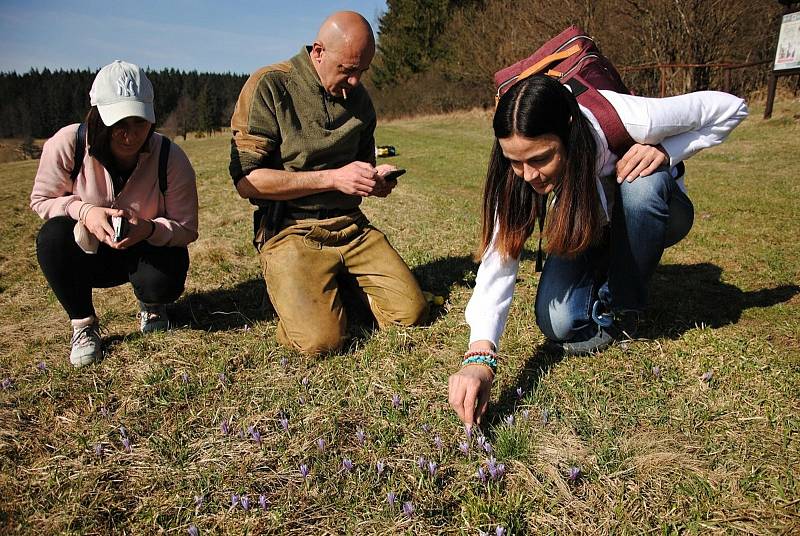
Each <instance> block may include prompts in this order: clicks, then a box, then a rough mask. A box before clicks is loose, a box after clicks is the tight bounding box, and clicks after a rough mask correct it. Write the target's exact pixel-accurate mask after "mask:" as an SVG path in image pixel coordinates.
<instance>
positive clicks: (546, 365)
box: [484, 343, 564, 430]
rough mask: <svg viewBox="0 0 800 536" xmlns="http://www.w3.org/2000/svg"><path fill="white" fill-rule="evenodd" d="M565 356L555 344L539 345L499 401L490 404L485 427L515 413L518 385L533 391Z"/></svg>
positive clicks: (527, 391)
mask: <svg viewBox="0 0 800 536" xmlns="http://www.w3.org/2000/svg"><path fill="white" fill-rule="evenodd" d="M563 358H564V354H563V352H562V351H561V350H560V349H558V348H556V347H555V346H552V345H549V344H547V343H545V344H541V345H539V346H538V347H537V348H536V352H535V353H534V354H533V355H532V356H531V357H529V358H528V360H527V361H526V362H525V366H524V367H523V368H522V370H521V371H520V372H519V374H517V377H516V378H514V381H513V382H512V383H511V384H510V385H509V387H508V388H507V389H505V390H503V391H502V392H501V393H500V397H499V398H498V400H497V402H496V403H494V404H490V405H489V409H488V410H487V412H486V419H485V421H486V424H487V425H488V426H484V429H485V430H491V429H493V428H494V427H495V426H496V425H498V424H500V423H501V422H502V421H503V419H504V418H505V417H506V416H507V415H509V414H511V413H514V408H515V407H516V405H517V402H518V401H519V396H518V395H517V387H522V389H523V391H524V392H525V393H529V392H531V391H533V390H534V389H536V386H537V385H538V384H539V381H540V380H541V379H542V377H543V376H544V375H545V374H546V373H547V372H548V371H549V370H550V369H551V368H552V367H553V366H555V365H556V364H557V363H559V362H560V361H561V360H562V359H563Z"/></svg>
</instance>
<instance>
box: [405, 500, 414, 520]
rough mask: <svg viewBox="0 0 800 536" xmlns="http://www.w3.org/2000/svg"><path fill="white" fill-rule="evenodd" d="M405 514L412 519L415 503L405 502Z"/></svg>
mask: <svg viewBox="0 0 800 536" xmlns="http://www.w3.org/2000/svg"><path fill="white" fill-rule="evenodd" d="M403 513H404V514H405V515H406V517H411V514H413V513H414V503H412V502H411V501H407V502H404V503H403Z"/></svg>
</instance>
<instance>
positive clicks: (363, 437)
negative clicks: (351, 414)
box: [356, 428, 367, 445]
mask: <svg viewBox="0 0 800 536" xmlns="http://www.w3.org/2000/svg"><path fill="white" fill-rule="evenodd" d="M366 439H367V434H365V433H364V429H363V428H357V429H356V440H357V441H358V443H359V444H360V445H363V444H364V441H366Z"/></svg>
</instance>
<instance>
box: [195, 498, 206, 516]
mask: <svg viewBox="0 0 800 536" xmlns="http://www.w3.org/2000/svg"><path fill="white" fill-rule="evenodd" d="M204 502H205V499H204V498H203V496H202V495H195V496H194V513H195V514H197V513H198V512H199V511H200V508H202V507H203V503H204Z"/></svg>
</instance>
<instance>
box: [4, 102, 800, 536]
mask: <svg viewBox="0 0 800 536" xmlns="http://www.w3.org/2000/svg"><path fill="white" fill-rule="evenodd" d="M760 114H761V109H759V108H758V107H754V110H753V111H752V116H751V118H749V119H748V120H747V121H746V122H745V123H744V124H743V125H742V126H740V127H739V129H737V130H736V131H735V132H734V133H733V135H732V136H731V138H730V139H729V141H728V142H726V143H725V144H723V145H722V146H720V147H718V148H716V149H712V150H709V151H706V152H704V153H702V154H700V155H698V156H697V157H695V158H693V159H692V160H691V161H690V162H689V163H688V165H687V168H688V174H687V183H688V186H689V190H690V195H691V197H692V199H693V202H694V204H695V210H696V219H695V224H694V229H693V230H692V232H691V233H690V234H689V236H688V237H687V238H686V239H685V240H684V241H683V242H681V243H680V244H678V245H677V246H675V247H673V248H671V249H669V250H667V252H666V254H665V256H664V259H663V262H662V266H661V267H660V268H659V270H658V272H657V273H656V275H655V278H654V281H653V283H652V296H651V301H652V307H651V309H650V310H649V311H648V315H647V317H646V319H645V321H644V324H643V327H642V330H641V332H642V333H641V335H642V336H643V338H642V339H640V340H636V341H634V342H631V343H629V344H626V345H621V346H617V347H614V348H612V349H610V350H608V351H605V352H602V353H599V354H597V355H593V356H590V357H583V358H569V359H561V358H559V357H558V356H556V355H552V354H549V353H547V352H546V351H545V350H544V349H543V348H542V343H543V342H544V339H543V337H542V335H541V334H540V333H539V332H538V330H537V328H536V326H535V322H534V318H533V312H532V308H533V302H534V298H535V294H536V286H537V275H536V274H535V273H534V266H533V262H532V261H528V262H525V263H523V266H522V268H521V271H520V275H519V281H518V284H517V291H516V297H515V300H514V304H513V307H512V311H511V316H510V320H509V324H508V328H507V330H506V333H505V336H504V338H503V340H502V341H501V356H502V361H501V368H500V371H499V374H498V377H497V379H496V383H495V388H494V391H493V397H492V405H491V407H490V413H489V416H488V418H487V422H486V423H484V427H483V433H484V434H485V439H480V442H483V441H484V440H485V441H486V442H488V443H489V444H490V445H491V447H492V455H493V456H494V457H495V458H496V460H497V461H498V463H503V464H504V466H505V474H504V475H502V476H500V477H499V478H497V479H491V478H490V479H489V481H488V482H486V483H484V482H481V480H480V478H478V477H477V476H476V472H477V470H478V469H479V467H480V468H482V469H483V470H484V471H487V459H488V455H487V454H486V452H485V451H484V450H483V449H482V447H481V445H480V442H479V438H478V437H477V436H475V437H473V438H472V439H471V440H470V441H469V442H468V444H467V445H466V447H467V452H466V454H465V453H463V452H462V451H461V450H460V448H459V443H460V442H462V441H466V439H467V438H466V437H465V434H464V430H463V428H462V426H461V425H460V424H459V421H458V419H457V417H456V416H455V414H454V413H453V412H452V411H451V410H450V409H449V407H448V405H447V396H446V387H447V378H448V376H449V374H451V373H452V372H453V371H454V370H456V368H457V366H458V363H459V362H460V357H461V354H462V353H463V352H464V350H465V348H466V339H467V336H468V328H467V326H466V323H465V321H464V316H463V313H464V308H465V306H466V303H467V300H468V299H469V296H470V292H471V290H470V289H471V287H472V286H473V283H474V279H475V272H476V268H477V266H476V265H475V264H474V263H473V262H472V260H471V254H472V251H473V249H474V247H475V245H476V240H477V234H478V212H479V206H480V196H481V188H482V180H483V175H484V172H485V165H486V161H487V156H488V152H489V148H490V146H491V132H490V123H489V117H488V115H486V114H485V113H479V112H473V113H462V114H454V115H449V116H445V117H420V118H414V119H407V120H399V121H394V122H389V123H383V124H381V125H380V126H379V128H378V132H377V142H378V144H391V145H394V146H396V147H397V149H398V152H399V155H398V156H397V157H395V158H391V159H386V160H384V161H386V162H391V163H393V164H396V165H398V166H400V167H404V168H407V169H408V170H409V171H408V173H407V174H406V175H405V176H403V177H402V178H401V179H400V185H399V186H398V188H397V189H396V190H395V192H394V193H393V194H392V195H391V196H390V197H389V198H387V199H385V200H381V199H369V200H367V201H366V202H365V203H364V211H365V212H366V213H367V214H368V216H369V217H370V218H371V219H372V221H373V223H374V224H375V225H376V226H377V227H378V228H380V229H381V230H383V231H384V232H385V233H386V234H387V235H388V237H389V239H390V240H391V241H392V243H393V244H394V246H395V247H396V248H397V250H398V251H399V252H400V254H401V255H402V256H403V258H404V259H406V261H407V262H408V263H409V265H410V266H411V267H412V268H413V270H414V273H415V274H416V275H417V277H418V278H419V280H420V282H421V285H422V287H423V289H424V290H427V291H430V292H432V293H434V294H435V295H439V296H442V297H443V298H444V303H443V305H441V306H437V307H434V310H433V315H432V319H431V322H430V324H429V325H427V326H424V327H419V328H412V329H390V330H388V331H382V332H373V331H371V330H370V329H369V328H368V326H366V325H363V324H357V325H355V326H354V327H353V329H352V339H351V343H350V345H349V347H348V348H347V349H346V351H343V352H341V353H339V354H336V355H331V356H328V357H325V358H319V359H309V358H304V357H301V356H298V355H297V354H294V353H292V352H290V351H288V350H285V349H283V348H281V347H279V346H278V345H277V343H276V341H275V337H274V334H275V326H276V319H275V318H274V316H273V314H271V313H270V311H269V309H268V308H267V307H264V306H263V305H262V299H263V295H264V284H263V282H262V279H261V275H260V269H259V264H258V260H257V257H256V255H255V253H254V250H253V248H252V245H251V243H250V240H251V207H250V206H249V205H248V203H247V202H246V201H244V200H242V199H240V198H238V196H237V195H236V194H235V192H234V190H233V188H232V186H231V183H230V179H229V177H228V174H227V165H228V147H229V138H228V136H227V135H215V136H213V137H210V138H201V139H194V138H190V139H189V140H188V141H186V142H179V143H180V144H181V145H182V146H183V147H184V149H185V150H186V152H187V153H188V154H189V157H190V158H191V160H192V162H193V163H194V165H195V168H196V171H197V178H198V189H199V193H200V200H201V211H200V216H201V232H200V239H199V240H198V241H197V242H196V243H194V244H192V245H191V246H190V254H191V259H192V265H191V268H190V272H189V277H188V281H187V290H186V293H185V294H184V296H183V297H182V298H181V299H180V300H179V301H178V302H177V303H176V304H175V305H174V306H173V307H172V309H171V312H172V315H173V319H174V321H176V322H177V324H178V325H179V326H180V327H178V328H177V329H175V330H173V331H171V332H169V333H163V334H155V335H148V336H142V335H141V334H139V333H138V331H137V328H138V325H137V322H136V318H135V313H136V301H135V298H134V295H133V292H132V290H131V288H130V286H129V285H126V286H124V287H119V288H116V289H108V290H99V291H96V292H95V304H96V307H97V310H98V314H99V316H100V320H101V323H102V326H103V328H104V343H105V345H106V355H105V359H104V360H103V361H102V362H101V363H100V364H98V365H95V366H90V367H87V368H84V369H81V370H74V369H73V368H72V367H71V366H70V364H69V361H68V353H69V337H70V329H69V324H68V320H67V316H66V314H65V313H64V311H63V310H62V309H61V307H60V305H59V304H58V302H57V301H56V299H55V297H54V295H53V293H52V292H51V291H50V289H49V287H48V285H47V283H46V281H45V280H44V277H43V276H42V274H41V271H40V270H39V267H38V264H37V262H36V257H35V251H34V240H35V236H36V233H37V230H38V228H39V226H40V225H41V222H40V220H39V219H38V216H36V215H35V214H34V213H33V212H32V211H31V210H30V209H29V208H28V195H29V193H30V189H31V185H32V181H33V177H34V175H35V171H36V167H37V163H38V162H36V161H23V162H12V163H4V164H0V177H2V178H1V179H0V231H1V233H0V236H2V240H0V311H2V321H1V322H0V348H2V350H1V351H0V380H3V383H2V389H0V497H2V501H0V533H3V534H187V531H188V530H189V528H190V527H191V526H192V525H194V526H196V527H197V528H198V529H199V533H200V534H262V533H271V534H289V535H310V534H315V535H316V534H415V535H416V534H473V535H477V534H479V533H480V531H484V532H488V533H490V534H493V535H494V534H499V532H496V529H497V527H498V526H501V527H504V528H506V529H507V532H506V534H592V535H593V534H665V535H667V534H722V533H743V534H797V533H798V532H800V398H799V397H798V394H799V393H800V286H798V285H800V223H798V221H799V219H800V202H799V201H798V199H800V181H799V180H798V172H797V167H798V166H797V164H798V154H800V141H798V140H800V121H798V114H800V101H798V100H797V99H795V100H794V101H792V100H791V99H788V98H787V99H784V100H783V101H781V102H779V103H778V104H777V106H776V111H775V114H774V118H773V119H771V120H769V121H763V120H762V119H761V118H760ZM529 246H530V251H528V253H527V257H531V254H530V253H531V252H532V251H533V250H534V249H535V243H534V241H533V240H531V242H530V243H529ZM654 367H657V369H656V370H655V372H654ZM707 372H710V373H711V379H710V381H703V380H701V376H703V375H704V374H705V373H707ZM518 388H519V389H521V391H520V392H521V395H520V394H518V391H517V390H518ZM284 425H285V428H286V429H284ZM120 427H124V430H125V431H124V435H123V433H122V432H121V431H120ZM224 428H228V430H227V431H226V430H223V429H224ZM226 432H227V433H226ZM256 438H258V439H259V440H257V439H256ZM123 439H125V442H124V443H123ZM320 439H321V440H322V441H323V442H324V443H320V442H319V440H320ZM126 444H127V445H129V447H126ZM462 447H463V445H462ZM420 458H422V461H420ZM345 459H347V460H349V461H350V462H352V468H351V469H349V470H348V468H346V467H344V465H343V462H344V461H345ZM379 462H381V463H382V464H384V469H383V471H382V472H379V471H378V469H377V464H378V463H379ZM429 462H432V463H435V466H434V465H430V463H429ZM345 465H346V464H345ZM301 466H305V467H306V468H308V476H307V477H304V476H303V475H302V474H301V472H300V471H301ZM573 468H579V470H580V474H575V469H573ZM571 470H572V471H573V474H572V476H573V477H574V478H570V472H571ZM389 493H394V494H395V495H396V502H395V504H394V505H392V504H390V503H389V501H388V499H387V496H388V494H389ZM232 495H237V496H238V497H239V499H238V501H237V503H238V504H237V505H236V506H232ZM244 496H246V497H247V499H246V500H245V499H243V497H244ZM262 497H263V503H264V504H263V507H262V505H261V504H259V500H260V498H262ZM243 502H249V509H245V508H243V504H242V503H243ZM405 503H410V504H411V505H413V512H410V513H406V512H404V510H403V508H404V505H405ZM405 508H406V509H407V510H410V508H409V506H407V505H405Z"/></svg>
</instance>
